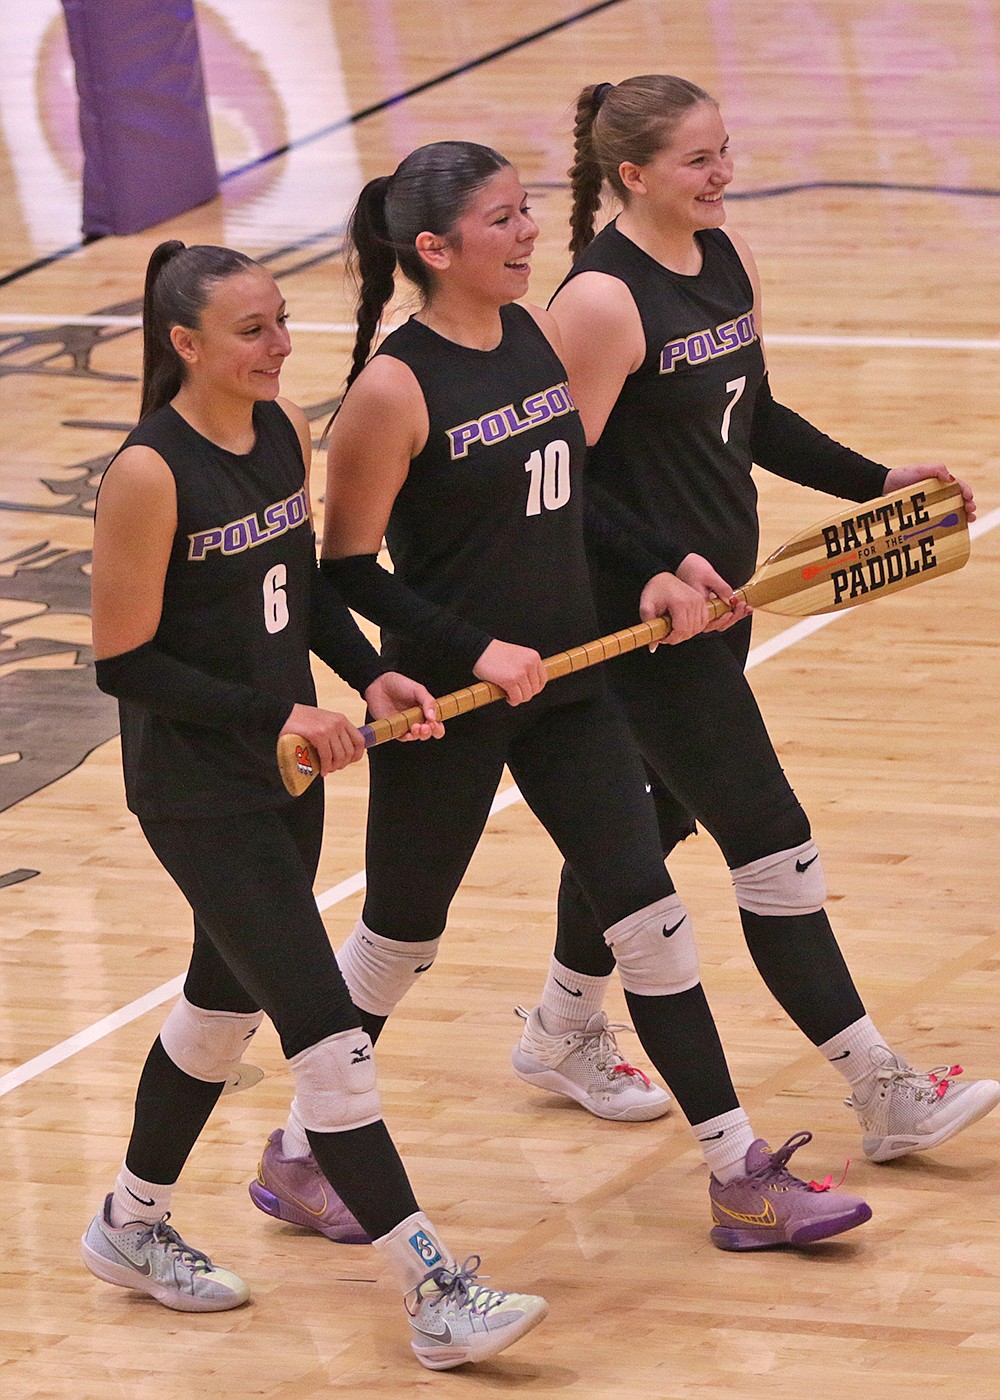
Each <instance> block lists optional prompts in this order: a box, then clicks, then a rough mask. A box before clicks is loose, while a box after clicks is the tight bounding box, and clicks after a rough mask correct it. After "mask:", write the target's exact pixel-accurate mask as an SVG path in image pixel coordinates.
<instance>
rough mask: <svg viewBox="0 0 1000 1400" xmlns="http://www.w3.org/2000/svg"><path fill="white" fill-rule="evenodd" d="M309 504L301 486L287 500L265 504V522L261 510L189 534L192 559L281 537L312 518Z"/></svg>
mask: <svg viewBox="0 0 1000 1400" xmlns="http://www.w3.org/2000/svg"><path fill="white" fill-rule="evenodd" d="M308 516H309V507H308V505H307V504H306V489H305V487H304V486H302V487H300V488H299V490H298V491H296V492H295V493H294V495H292V496H287V497H286V498H285V499H284V500H283V501H274V502H272V504H271V505H269V506H265V507H264V511H263V517H264V519H263V524H261V523H260V522H259V520H258V518H257V517H258V512H257V511H253V512H252V513H251V514H250V515H244V516H243V518H242V519H241V520H231V521H230V522H229V524H228V525H216V526H215V527H213V529H211V530H199V531H198V532H197V534H194V535H188V540H189V545H188V558H189V559H194V560H199V559H204V558H205V556H206V555H207V554H209V553H211V551H212V550H213V549H218V550H221V551H222V553H223V554H242V553H243V551H244V550H246V549H254V548H255V547H256V546H257V545H259V544H264V543H265V542H266V541H267V540H273V539H277V537H278V536H279V535H284V534H287V533H288V531H289V530H294V529H295V527H296V526H297V525H301V524H302V522H303V520H306V519H308Z"/></svg>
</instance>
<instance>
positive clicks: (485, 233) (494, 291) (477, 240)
mask: <svg viewBox="0 0 1000 1400" xmlns="http://www.w3.org/2000/svg"><path fill="white" fill-rule="evenodd" d="M537 237H538V225H537V224H536V223H535V221H534V219H533V218H532V217H531V214H530V212H529V207H528V197H527V195H526V194H525V192H524V188H523V186H522V185H521V181H520V180H519V178H518V175H517V171H516V170H514V169H513V167H511V166H504V168H503V169H502V170H498V171H497V173H496V174H495V175H492V176H490V178H489V179H488V180H487V181H486V183H485V184H483V185H481V186H480V187H479V189H478V190H477V191H476V192H475V194H474V195H473V196H472V198H471V200H470V201H469V203H468V205H467V206H466V208H465V210H464V212H463V213H462V214H461V216H460V217H459V218H458V219H457V220H456V222H455V224H454V226H453V227H452V229H451V230H450V231H449V232H448V234H447V235H446V236H445V237H443V238H442V237H438V236H435V235H433V234H429V233H422V234H420V235H419V237H418V238H417V248H418V249H419V250H420V252H421V253H422V255H423V257H424V259H425V261H426V262H427V263H428V264H429V265H430V267H431V268H432V270H433V271H434V273H436V274H437V276H438V277H441V278H446V279H447V283H448V286H449V287H450V288H452V289H455V290H458V289H461V290H463V291H465V292H467V293H468V294H469V295H470V296H472V297H474V298H475V299H476V300H477V301H482V302H488V303H491V304H494V305H496V306H505V305H506V304H507V303H508V302H511V301H516V300H517V298H518V297H522V296H524V294H525V292H526V291H527V289H528V279H529V277H530V276H531V254H532V252H533V250H534V247H535V239H536V238H537Z"/></svg>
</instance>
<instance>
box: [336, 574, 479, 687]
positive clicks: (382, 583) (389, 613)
mask: <svg viewBox="0 0 1000 1400" xmlns="http://www.w3.org/2000/svg"><path fill="white" fill-rule="evenodd" d="M320 568H321V569H322V571H323V573H324V574H327V575H328V576H329V577H330V578H331V579H332V580H333V583H334V586H335V587H336V589H337V592H338V593H339V594H340V596H341V597H342V598H343V600H344V602H345V603H346V604H347V605H348V607H351V608H353V609H354V611H355V612H359V613H360V614H361V616H362V617H367V618H370V619H371V621H372V622H376V623H378V625H379V627H381V628H383V629H384V630H385V631H387V632H395V633H397V634H398V635H399V636H403V637H408V638H410V639H412V640H413V641H416V642H423V643H425V644H426V645H427V646H429V647H432V648H433V649H434V650H435V651H438V652H443V653H444V654H445V655H446V656H450V657H453V658H455V657H457V658H458V659H459V660H460V661H462V662H464V663H465V665H467V666H468V668H469V670H470V671H471V670H472V668H473V667H474V666H475V664H476V662H477V661H478V660H479V658H480V657H481V656H482V654H483V652H484V651H485V650H486V648H487V647H488V646H489V644H490V642H492V641H493V638H492V637H491V636H490V635H489V633H488V632H483V631H481V630H480V628H478V627H476V626H474V625H473V624H472V623H471V622H466V621H465V619H464V618H461V617H456V616H455V614H454V613H450V612H448V611H447V610H446V609H445V608H442V607H441V606H440V605H439V604H437V603H432V602H430V601H429V600H428V599H427V598H422V597H421V596H420V594H419V593H414V591H413V589H412V588H410V587H408V586H407V585H406V584H405V583H403V582H402V581H401V580H400V579H398V578H397V577H396V575H395V574H391V573H390V572H389V570H388V569H383V568H382V565H381V564H380V563H379V562H378V556H377V555H375V554H352V555H351V556H350V557H349V558H347V559H323V560H321V561H320Z"/></svg>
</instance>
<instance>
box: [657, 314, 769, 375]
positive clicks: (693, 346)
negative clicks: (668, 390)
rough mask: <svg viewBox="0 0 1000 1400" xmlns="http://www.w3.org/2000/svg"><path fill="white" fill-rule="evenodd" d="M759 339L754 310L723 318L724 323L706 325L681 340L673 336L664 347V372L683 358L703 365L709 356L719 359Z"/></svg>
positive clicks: (690, 362)
mask: <svg viewBox="0 0 1000 1400" xmlns="http://www.w3.org/2000/svg"><path fill="white" fill-rule="evenodd" d="M756 339H757V327H756V326H755V325H754V319H753V312H752V311H748V312H746V314H745V315H743V316H737V318H736V320H735V321H723V322H722V324H721V325H718V326H715V327H714V328H713V327H711V326H706V328H705V329H704V330H703V331H692V332H691V334H690V335H685V336H682V337H681V339H680V340H670V341H668V342H667V344H666V345H664V347H663V349H662V350H661V351H660V373H661V374H672V373H673V371H674V366H675V365H676V364H677V363H678V361H680V360H687V362H688V364H689V365H700V364H702V363H704V361H705V360H717V359H718V358H719V357H720V356H721V355H731V354H732V353H733V351H734V350H739V348H740V346H741V345H752V344H753V343H754V341H755V340H756Z"/></svg>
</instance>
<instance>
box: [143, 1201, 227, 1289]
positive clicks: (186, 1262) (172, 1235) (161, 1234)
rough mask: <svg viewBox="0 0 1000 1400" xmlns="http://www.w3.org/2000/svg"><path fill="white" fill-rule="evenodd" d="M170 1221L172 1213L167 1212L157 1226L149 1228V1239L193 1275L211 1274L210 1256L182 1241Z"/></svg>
mask: <svg viewBox="0 0 1000 1400" xmlns="http://www.w3.org/2000/svg"><path fill="white" fill-rule="evenodd" d="M169 1219H170V1212H169V1211H167V1213H166V1215H164V1217H163V1219H162V1220H158V1221H157V1222H156V1224H155V1225H151V1226H150V1227H149V1236H148V1238H149V1239H151V1240H152V1241H153V1243H154V1244H158V1245H162V1247H163V1250H164V1252H165V1253H166V1254H167V1255H168V1256H169V1257H170V1258H171V1259H173V1260H174V1262H175V1264H181V1265H182V1266H183V1267H184V1268H185V1269H189V1270H190V1271H191V1273H192V1274H207V1273H211V1270H212V1261H211V1259H209V1257H208V1255H207V1254H202V1252H201V1250H200V1249H192V1248H191V1246H190V1245H189V1244H187V1243H186V1242H185V1241H184V1240H182V1239H181V1237H180V1235H179V1234H178V1233H177V1231H176V1230H175V1229H174V1227H173V1226H172V1225H168V1224H167V1221H168V1220H169Z"/></svg>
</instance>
